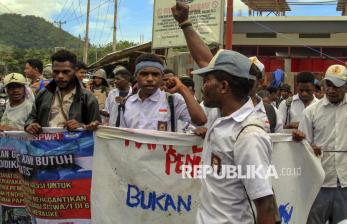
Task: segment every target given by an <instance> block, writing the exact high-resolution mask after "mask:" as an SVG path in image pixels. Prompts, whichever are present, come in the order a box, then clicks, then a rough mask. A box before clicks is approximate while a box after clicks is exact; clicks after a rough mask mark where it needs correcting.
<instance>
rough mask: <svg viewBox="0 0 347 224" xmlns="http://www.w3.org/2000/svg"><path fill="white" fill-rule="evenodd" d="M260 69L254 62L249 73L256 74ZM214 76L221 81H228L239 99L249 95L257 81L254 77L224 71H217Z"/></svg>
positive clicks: (232, 91)
mask: <svg viewBox="0 0 347 224" xmlns="http://www.w3.org/2000/svg"><path fill="white" fill-rule="evenodd" d="M258 71H259V68H257V66H256V65H254V64H252V65H251V68H250V71H249V74H250V75H251V76H256V75H257V72H258ZM214 77H215V78H216V79H217V80H218V81H220V82H221V81H227V82H228V84H229V86H230V90H231V94H232V95H233V96H234V97H235V98H236V99H238V100H243V99H245V98H247V97H248V96H249V94H250V92H251V90H252V89H253V86H254V82H255V81H254V80H252V79H246V78H240V77H237V76H234V75H231V74H228V73H227V72H224V71H218V72H216V73H215V74H214Z"/></svg>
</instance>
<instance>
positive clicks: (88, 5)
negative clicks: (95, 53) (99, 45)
mask: <svg viewBox="0 0 347 224" xmlns="http://www.w3.org/2000/svg"><path fill="white" fill-rule="evenodd" d="M87 2H88V3H87V21H86V36H85V38H84V48H83V62H84V63H85V64H88V45H89V13H90V0H87Z"/></svg>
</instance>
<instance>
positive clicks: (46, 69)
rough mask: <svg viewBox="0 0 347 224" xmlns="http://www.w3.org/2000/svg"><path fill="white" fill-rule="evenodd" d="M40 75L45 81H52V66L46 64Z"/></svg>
mask: <svg viewBox="0 0 347 224" xmlns="http://www.w3.org/2000/svg"><path fill="white" fill-rule="evenodd" d="M42 75H43V77H44V78H45V79H47V80H52V78H53V77H52V65H51V64H48V65H46V66H45V67H44V68H43V71H42Z"/></svg>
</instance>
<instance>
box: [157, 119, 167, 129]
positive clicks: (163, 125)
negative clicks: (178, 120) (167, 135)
mask: <svg viewBox="0 0 347 224" xmlns="http://www.w3.org/2000/svg"><path fill="white" fill-rule="evenodd" d="M158 131H167V122H166V121H158Z"/></svg>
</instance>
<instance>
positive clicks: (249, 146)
mask: <svg viewBox="0 0 347 224" xmlns="http://www.w3.org/2000/svg"><path fill="white" fill-rule="evenodd" d="M257 72H259V70H258V68H257V67H256V65H254V64H252V62H251V61H250V60H249V59H248V58H247V57H245V56H243V55H241V54H239V53H237V52H234V51H226V50H224V51H220V52H219V53H218V54H217V55H216V56H215V57H214V58H213V59H212V61H211V63H210V64H209V66H208V67H205V68H202V69H200V70H197V71H194V72H193V74H194V75H200V76H202V77H203V79H204V84H203V92H204V97H203V99H204V105H205V106H206V107H217V108H218V109H219V110H220V112H221V117H219V118H217V119H216V120H215V122H214V123H213V124H212V126H211V127H210V128H209V130H208V132H207V133H206V136H205V142H204V149H205V151H206V153H205V154H204V158H203V165H206V166H208V165H211V166H212V167H213V169H214V171H215V172H214V173H213V174H211V175H209V174H208V175H207V177H206V179H203V180H202V191H201V194H200V197H201V198H200V199H201V206H200V208H199V210H198V216H197V220H198V222H197V223H211V224H212V223H216V224H217V223H253V222H256V221H257V223H274V221H275V208H274V206H273V201H274V198H273V191H272V185H271V183H270V180H269V179H266V178H261V177H255V178H249V179H248V178H246V179H239V178H238V177H236V178H229V179H228V178H224V179H222V180H221V179H218V177H217V176H216V175H220V172H221V170H222V169H224V168H225V167H227V166H235V167H236V166H240V167H241V170H242V172H244V171H246V169H247V166H249V165H252V166H255V167H256V168H259V167H261V169H259V171H260V173H261V174H262V175H263V177H265V176H266V172H267V170H268V169H269V166H270V160H271V152H272V144H271V139H270V137H269V135H267V133H266V132H265V130H264V123H263V122H261V121H260V120H259V119H258V118H257V115H256V113H255V111H254V106H253V102H252V99H251V98H250V97H249V93H250V91H251V90H252V88H253V86H254V83H255V80H256V77H255V76H256V74H257ZM231 155H233V156H231ZM216 173H217V174H216ZM225 186H227V187H225ZM211 192H214V193H212V194H211ZM247 199H249V200H247ZM251 200H252V201H253V202H254V203H255V206H256V208H257V217H255V213H254V212H253V210H252V207H251ZM252 213H253V214H252ZM252 216H253V217H252Z"/></svg>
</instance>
